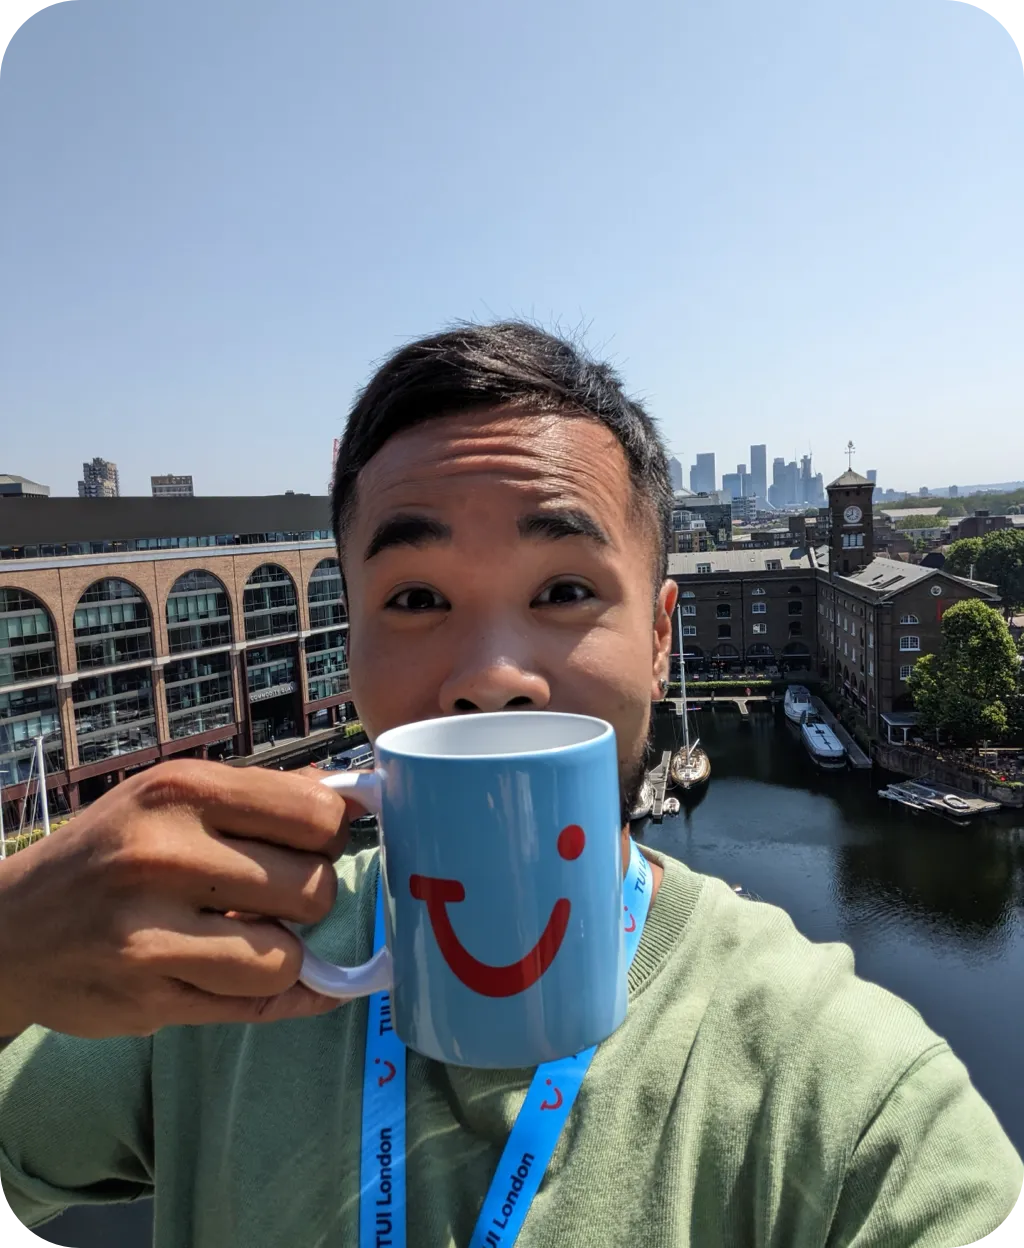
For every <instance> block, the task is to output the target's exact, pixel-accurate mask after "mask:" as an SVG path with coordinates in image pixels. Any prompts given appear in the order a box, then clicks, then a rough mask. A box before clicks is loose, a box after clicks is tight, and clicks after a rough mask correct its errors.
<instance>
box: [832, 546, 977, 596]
mask: <svg viewBox="0 0 1024 1248" xmlns="http://www.w3.org/2000/svg"><path fill="white" fill-rule="evenodd" d="M929 577H937V578H938V579H939V580H944V581H956V582H957V583H958V584H960V585H966V586H968V587H969V588H970V589H974V590H977V591H979V592H980V593H982V594H984V595H985V596H986V597H990V598H998V596H999V591H998V589H997V588H996V586H995V585H990V584H989V583H988V582H987V581H972V580H970V579H968V578H967V577H966V576H953V575H952V573H949V572H945V571H943V570H942V569H941V568H931V567H926V566H925V565H923V564H920V563H902V562H901V561H900V560H898V559H887V558H885V556H884V555H879V556H877V557H876V558H874V559H872V560H871V562H870V563H869V564H866V565H865V566H864V567H863V568H859V569H858V570H857V571H856V572H852V573H851V574H850V575H849V576H843V577H840V578H839V579H840V580H843V581H852V582H853V584H854V585H857V586H859V588H861V589H869V590H871V591H872V592H873V593H876V594H878V596H879V597H880V598H890V597H892V595H893V594H898V593H901V592H902V591H903V590H904V589H909V588H910V586H911V585H917V584H919V583H920V582H921V581H925V580H928V578H929Z"/></svg>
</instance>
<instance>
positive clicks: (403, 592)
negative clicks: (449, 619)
mask: <svg viewBox="0 0 1024 1248" xmlns="http://www.w3.org/2000/svg"><path fill="white" fill-rule="evenodd" d="M387 606H389V607H394V608H396V609H397V610H399V611H437V610H440V609H443V608H444V607H447V606H448V603H447V602H446V601H445V600H444V599H443V598H442V597H441V595H440V594H439V593H438V592H437V590H436V589H427V588H426V587H425V586H423V585H416V586H414V587H413V588H412V589H400V590H399V591H398V593H397V594H395V595H394V597H393V598H389V599H388V601H387Z"/></svg>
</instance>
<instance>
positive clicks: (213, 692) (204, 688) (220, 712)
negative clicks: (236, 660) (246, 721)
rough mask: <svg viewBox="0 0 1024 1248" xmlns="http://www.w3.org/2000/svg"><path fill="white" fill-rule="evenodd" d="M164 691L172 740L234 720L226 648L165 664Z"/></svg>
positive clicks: (224, 724) (229, 669) (229, 666)
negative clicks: (217, 652) (216, 652)
mask: <svg viewBox="0 0 1024 1248" xmlns="http://www.w3.org/2000/svg"><path fill="white" fill-rule="evenodd" d="M164 690H165V693H166V696H167V721H168V725H169V728H170V734H171V737H172V738H173V739H177V738H178V737H191V736H194V735H195V734H196V733H199V732H209V731H210V729H212V728H223V727H225V726H226V725H228V724H231V723H234V720H235V703H234V698H233V697H232V682H231V655H230V654H228V653H227V652H226V651H223V650H222V651H221V652H220V653H219V654H206V655H203V656H202V657H201V658H192V659H179V660H177V662H175V663H168V665H167V668H166V670H165V672H164Z"/></svg>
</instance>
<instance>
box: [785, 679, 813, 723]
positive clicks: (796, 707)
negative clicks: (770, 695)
mask: <svg viewBox="0 0 1024 1248" xmlns="http://www.w3.org/2000/svg"><path fill="white" fill-rule="evenodd" d="M782 709H783V710H784V711H785V712H786V718H787V719H788V720H789V721H790V723H792V724H801V723H803V719H804V716H805V715H806V714H807V712H808V711H813V710H814V703H813V702H812V701H811V691H810V690H809V689H807V688H805V687H804V686H803V685H790V686H789V688H788V689H787V690H786V696H785V698H783V700H782Z"/></svg>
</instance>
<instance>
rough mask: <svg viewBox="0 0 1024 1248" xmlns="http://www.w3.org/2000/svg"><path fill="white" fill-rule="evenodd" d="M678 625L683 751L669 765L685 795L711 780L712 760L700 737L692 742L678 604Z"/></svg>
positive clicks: (675, 782) (670, 772) (681, 621)
mask: <svg viewBox="0 0 1024 1248" xmlns="http://www.w3.org/2000/svg"><path fill="white" fill-rule="evenodd" d="M676 624H677V625H678V628H679V679H680V682H681V685H682V688H681V690H680V692H681V693H682V698H683V710H682V714H681V716H680V719H681V720H682V729H683V742H682V749H681V750H678V751H677V752H676V753H675V754H673V755H672V762H671V763H670V765H669V778H670V780H671V782H672V784H674V785H676V786H677V787H678V788H680V789H682V790H683V792H684V793H692V792H694V791H695V790H697V789H699V788H700V787H701V786H702V785H705V784H707V782H708V781H709V780H710V779H711V759H710V758H708V755H707V751H706V750H702V749H701V745H700V738H699V737H697V738H696V739H695V740H694V741H693V742H692V744H691V742H690V716H689V715H688V714H687V710H686V659H685V657H684V655H683V617H682V613H681V611H680V609H679V604H678V603H677V604H676Z"/></svg>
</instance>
